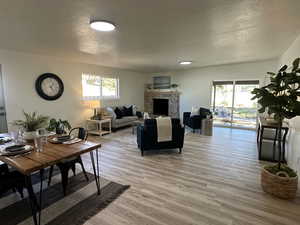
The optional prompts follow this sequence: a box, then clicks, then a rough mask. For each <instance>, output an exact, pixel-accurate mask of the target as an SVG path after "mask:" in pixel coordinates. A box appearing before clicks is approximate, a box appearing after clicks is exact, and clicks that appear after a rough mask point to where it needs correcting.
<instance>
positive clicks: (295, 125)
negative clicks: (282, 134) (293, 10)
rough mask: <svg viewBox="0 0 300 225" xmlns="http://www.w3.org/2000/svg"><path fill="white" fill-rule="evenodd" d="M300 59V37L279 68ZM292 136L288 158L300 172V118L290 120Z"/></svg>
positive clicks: (290, 48) (292, 45)
mask: <svg viewBox="0 0 300 225" xmlns="http://www.w3.org/2000/svg"><path fill="white" fill-rule="evenodd" d="M299 57H300V36H299V37H298V38H297V39H296V40H295V41H294V42H293V43H292V44H291V46H290V47H289V48H288V49H287V50H286V52H285V53H284V54H283V55H282V56H281V57H280V59H279V65H278V67H281V66H283V65H285V64H286V65H288V66H290V65H292V62H293V60H294V59H296V58H299ZM290 127H291V129H290V135H289V142H288V151H287V154H288V155H287V158H288V163H289V165H290V166H291V167H292V168H293V169H295V170H297V171H298V172H300V148H299V146H300V116H298V117H295V118H293V119H291V120H290Z"/></svg>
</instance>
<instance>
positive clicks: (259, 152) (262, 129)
mask: <svg viewBox="0 0 300 225" xmlns="http://www.w3.org/2000/svg"><path fill="white" fill-rule="evenodd" d="M260 129H261V131H260V135H259V136H260V137H259V148H258V159H259V160H261V148H262V139H263V135H264V127H263V126H262V127H261V128H260Z"/></svg>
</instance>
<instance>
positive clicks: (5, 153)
mask: <svg viewBox="0 0 300 225" xmlns="http://www.w3.org/2000/svg"><path fill="white" fill-rule="evenodd" d="M19 149H20V150H17V151H8V150H7V148H1V149H0V155H1V156H15V155H20V154H25V153H28V152H30V151H32V150H33V147H32V146H31V145H24V147H23V149H21V148H19Z"/></svg>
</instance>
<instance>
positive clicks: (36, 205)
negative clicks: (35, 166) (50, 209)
mask: <svg viewBox="0 0 300 225" xmlns="http://www.w3.org/2000/svg"><path fill="white" fill-rule="evenodd" d="M43 175H44V169H41V170H40V179H41V180H40V196H39V202H38V200H37V198H36V195H35V194H34V191H33V187H32V181H31V175H28V176H26V177H25V184H26V188H27V191H28V199H29V204H30V208H31V213H32V218H33V222H34V224H35V225H40V224H41V212H42V207H41V206H42V195H43ZM37 214H38V217H37Z"/></svg>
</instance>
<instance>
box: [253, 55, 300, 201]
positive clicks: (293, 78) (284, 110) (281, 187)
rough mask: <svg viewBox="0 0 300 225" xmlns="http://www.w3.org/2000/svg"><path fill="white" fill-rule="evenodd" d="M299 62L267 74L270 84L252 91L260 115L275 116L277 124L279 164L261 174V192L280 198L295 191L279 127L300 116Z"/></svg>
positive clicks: (294, 183) (288, 195) (296, 181)
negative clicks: (283, 153) (284, 160)
mask: <svg viewBox="0 0 300 225" xmlns="http://www.w3.org/2000/svg"><path fill="white" fill-rule="evenodd" d="M299 62H300V58H297V59H295V60H294V62H293V65H292V67H291V68H288V66H287V65H285V66H283V67H282V68H280V70H279V71H278V72H277V73H272V72H268V74H269V75H270V83H269V84H268V85H266V86H264V87H261V88H255V89H254V90H253V91H252V94H254V97H253V98H252V99H258V103H259V105H260V106H261V108H260V109H259V112H260V113H264V112H267V113H268V114H270V115H271V114H272V115H274V119H275V120H276V121H277V124H278V137H277V138H278V163H277V165H275V166H274V165H273V166H266V167H264V168H263V170H262V187H263V189H264V191H266V192H268V193H271V194H273V195H276V196H278V197H281V198H293V197H294V196H295V194H296V190H297V184H298V180H297V174H296V173H295V172H294V171H293V170H292V169H291V168H289V167H288V166H287V165H283V158H284V156H283V155H282V123H283V120H284V119H292V118H294V117H296V116H299V115H300V101H299V98H300V68H299Z"/></svg>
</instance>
